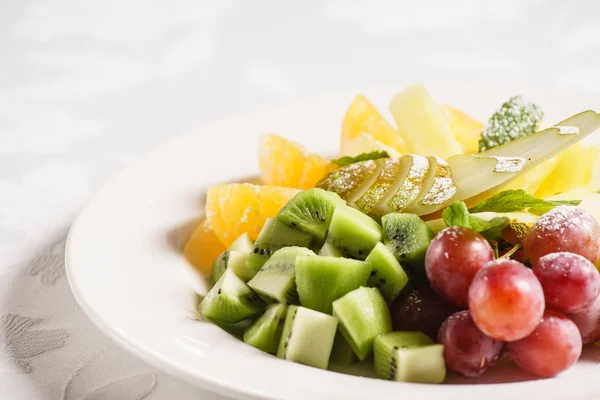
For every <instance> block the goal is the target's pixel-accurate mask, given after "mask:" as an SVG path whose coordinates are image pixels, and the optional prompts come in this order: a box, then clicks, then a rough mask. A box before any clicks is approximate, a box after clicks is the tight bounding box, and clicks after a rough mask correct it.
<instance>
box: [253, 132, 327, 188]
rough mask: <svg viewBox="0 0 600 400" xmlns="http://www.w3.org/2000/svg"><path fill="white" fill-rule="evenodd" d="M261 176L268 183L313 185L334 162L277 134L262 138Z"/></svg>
mask: <svg viewBox="0 0 600 400" xmlns="http://www.w3.org/2000/svg"><path fill="white" fill-rule="evenodd" d="M258 157H259V161H260V177H261V178H262V180H263V181H264V182H265V184H267V185H273V186H283V187H290V188H297V189H310V188H313V187H315V184H316V183H317V182H318V181H319V180H320V179H321V178H323V177H324V176H325V175H326V174H327V173H328V172H329V171H331V170H332V169H333V168H334V166H333V165H331V163H330V162H329V160H326V159H324V158H323V157H321V156H319V155H318V154H314V153H310V152H308V151H307V150H306V149H305V148H304V147H302V146H301V145H299V144H298V143H296V142H293V141H291V140H287V139H285V138H283V137H281V136H279V135H275V134H263V135H261V136H260V139H259V152H258Z"/></svg>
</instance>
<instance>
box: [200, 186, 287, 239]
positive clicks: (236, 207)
mask: <svg viewBox="0 0 600 400" xmlns="http://www.w3.org/2000/svg"><path fill="white" fill-rule="evenodd" d="M296 193H298V190H296V189H291V188H284V187H275V186H256V185H252V184H249V183H233V184H223V185H215V186H211V187H210V188H209V189H208V194H207V197H206V218H207V220H208V221H209V223H210V226H211V227H212V228H213V230H214V232H215V235H216V236H217V237H218V238H219V240H220V241H221V243H223V244H224V245H225V246H226V247H229V246H230V245H231V243H233V241H234V240H235V239H237V238H238V237H239V236H240V235H241V234H242V233H245V232H247V233H248V234H249V235H250V237H251V238H252V239H253V240H255V239H256V237H257V236H258V234H259V232H260V229H261V228H262V226H263V225H264V223H265V220H266V219H267V218H273V217H275V216H276V215H277V213H278V212H279V210H281V208H282V207H283V206H284V205H285V204H286V203H287V202H288V201H289V200H290V199H291V198H292V197H293V196H294V195H295V194H296Z"/></svg>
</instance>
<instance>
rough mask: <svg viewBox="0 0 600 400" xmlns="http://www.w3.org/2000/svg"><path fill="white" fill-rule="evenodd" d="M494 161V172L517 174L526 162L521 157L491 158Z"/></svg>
mask: <svg viewBox="0 0 600 400" xmlns="http://www.w3.org/2000/svg"><path fill="white" fill-rule="evenodd" d="M493 158H495V159H496V161H497V163H496V168H494V172H519V171H520V170H521V169H523V166H524V165H525V163H526V161H525V159H524V158H521V157H493Z"/></svg>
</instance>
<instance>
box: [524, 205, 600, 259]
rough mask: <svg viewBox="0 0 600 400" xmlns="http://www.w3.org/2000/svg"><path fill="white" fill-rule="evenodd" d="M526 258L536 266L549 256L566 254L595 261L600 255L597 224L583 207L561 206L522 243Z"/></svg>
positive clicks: (541, 222)
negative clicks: (540, 260) (541, 259)
mask: <svg viewBox="0 0 600 400" xmlns="http://www.w3.org/2000/svg"><path fill="white" fill-rule="evenodd" d="M523 247H524V251H525V257H526V258H527V259H529V261H530V262H531V263H532V264H535V263H536V262H537V261H538V260H539V259H540V258H541V257H543V256H545V255H546V254H550V253H556V252H561V251H567V252H570V253H575V254H579V255H580V256H583V257H585V258H587V259H588V260H590V261H591V262H595V261H596V260H598V258H599V255H600V226H599V225H598V221H596V219H595V218H594V217H593V216H592V215H591V214H590V213H589V212H587V211H586V210H584V209H582V208H580V207H572V206H559V207H556V208H554V209H552V210H550V211H549V212H547V213H545V214H544V215H542V216H541V217H540V219H538V220H537V222H536V223H535V224H534V225H533V227H532V228H531V230H530V231H529V233H528V234H527V237H526V238H525V241H524V243H523Z"/></svg>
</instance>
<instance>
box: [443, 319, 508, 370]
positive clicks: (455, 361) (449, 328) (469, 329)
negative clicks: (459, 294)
mask: <svg viewBox="0 0 600 400" xmlns="http://www.w3.org/2000/svg"><path fill="white" fill-rule="evenodd" d="M438 342H439V343H441V344H443V345H444V359H445V360H446V364H448V366H449V367H450V368H452V369H453V370H455V371H456V372H459V373H461V374H463V375H464V376H469V377H476V376H479V375H481V374H483V373H484V372H485V371H487V369H488V368H489V367H491V366H492V365H494V363H495V362H496V360H498V357H500V353H502V347H503V346H504V343H502V342H501V341H499V340H496V339H492V338H491V337H489V336H487V335H486V334H485V333H483V332H481V331H480V330H479V328H477V326H476V325H475V323H474V322H473V319H472V318H471V314H470V313H469V311H459V312H457V313H455V314H452V315H451V316H450V317H448V319H447V320H446V321H444V323H443V324H442V327H441V328H440V332H439V334H438Z"/></svg>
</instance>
